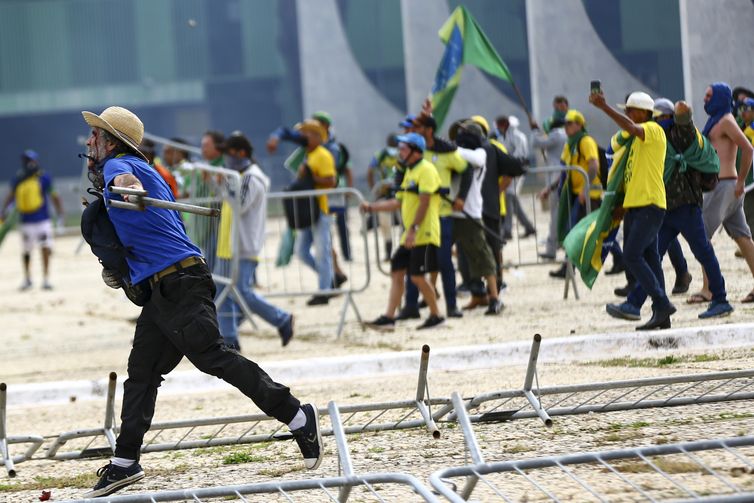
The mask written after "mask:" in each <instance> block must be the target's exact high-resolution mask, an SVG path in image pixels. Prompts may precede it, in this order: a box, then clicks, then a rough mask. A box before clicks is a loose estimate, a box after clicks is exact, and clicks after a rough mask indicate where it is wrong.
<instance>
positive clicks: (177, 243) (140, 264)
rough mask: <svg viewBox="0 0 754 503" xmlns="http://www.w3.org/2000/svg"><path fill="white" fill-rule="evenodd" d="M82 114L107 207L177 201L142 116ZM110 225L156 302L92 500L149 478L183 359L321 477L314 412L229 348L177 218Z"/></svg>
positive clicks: (159, 216) (116, 111)
mask: <svg viewBox="0 0 754 503" xmlns="http://www.w3.org/2000/svg"><path fill="white" fill-rule="evenodd" d="M82 113H83V115H84V119H85V120H86V122H87V124H89V125H90V126H91V127H92V130H91V134H90V135H89V138H88V140H87V143H86V145H87V148H88V157H89V159H90V163H89V169H90V170H91V171H92V176H91V177H90V179H93V181H94V184H95V186H97V187H101V188H102V189H104V190H103V191H104V197H105V200H106V201H111V200H121V196H119V195H117V194H114V193H112V192H111V190H110V188H111V187H113V186H115V187H126V188H131V189H136V190H146V191H147V193H148V194H149V196H150V197H153V198H156V199H163V200H167V201H173V200H174V199H173V194H172V193H171V191H170V188H169V187H168V185H167V184H166V183H165V181H164V180H163V179H162V178H161V177H160V175H159V174H158V173H157V172H156V171H155V170H154V169H152V167H151V166H149V164H147V163H146V158H145V157H144V155H143V154H142V153H141V152H140V151H139V149H138V145H139V144H140V143H141V140H142V138H143V136H144V126H143V124H142V122H141V120H139V118H138V117H137V116H136V115H134V114H133V113H132V112H130V111H129V110H126V109H125V108H121V107H110V108H108V109H106V110H105V111H104V112H102V114H101V115H96V114H94V113H91V112H82ZM122 199H123V200H125V201H127V202H128V201H129V199H131V198H130V197H129V196H123V198H122ZM108 215H109V217H110V220H111V221H112V224H113V226H114V227H115V231H116V233H117V235H118V238H119V239H120V241H121V242H122V245H123V246H124V247H125V248H126V249H128V251H129V258H127V262H128V266H129V270H130V275H131V281H132V283H133V284H138V283H141V282H144V281H146V282H148V283H149V285H150V287H151V290H152V294H151V297H150V299H149V301H148V302H147V303H146V304H145V305H144V307H143V308H142V312H141V315H140V316H139V319H138V321H137V323H136V333H135V334H134V340H133V347H132V349H131V354H130V356H129V358H128V379H127V380H126V382H125V383H124V385H123V407H122V413H121V428H120V434H119V436H118V439H117V442H116V447H115V455H114V457H113V458H112V459H111V461H110V463H108V464H107V465H106V466H104V467H103V468H102V469H101V470H99V471H98V472H97V474H98V475H99V476H100V479H99V482H98V483H97V485H95V487H94V489H93V490H92V491H91V492H89V493H87V494H86V495H85V497H87V498H93V497H99V496H105V495H108V494H111V493H113V492H115V491H117V490H119V489H121V488H123V487H125V486H127V485H129V484H133V483H134V482H136V481H138V480H140V479H142V478H143V477H144V472H143V470H142V469H141V466H140V465H139V454H140V449H141V445H142V441H143V439H144V435H145V433H146V432H147V431H148V430H149V427H150V424H151V421H152V417H153V415H154V407H155V401H156V399H157V388H158V387H159V385H160V383H161V382H162V380H163V376H164V375H166V374H168V373H169V372H170V371H172V370H173V369H174V368H175V367H176V365H178V363H179V362H180V361H181V359H182V358H183V357H184V356H186V357H187V358H188V359H189V360H190V361H191V363H193V364H194V365H195V366H196V367H197V368H198V369H199V370H201V371H203V372H206V373H208V374H210V375H214V376H216V377H218V378H221V379H223V380H225V381H226V382H228V383H230V384H232V385H233V386H235V387H236V388H238V389H239V390H240V391H241V392H242V393H243V394H245V395H246V396H248V397H249V398H251V399H252V401H253V402H254V403H255V404H256V405H257V406H258V407H259V408H260V409H261V410H262V411H263V412H264V413H265V414H267V415H269V416H272V417H274V418H276V419H277V420H279V421H281V422H283V423H286V424H287V425H288V427H289V428H290V429H291V432H292V434H293V437H294V438H295V439H296V441H297V442H298V445H299V448H300V449H301V452H302V454H303V456H304V463H305V465H306V467H307V468H309V469H315V468H317V467H318V466H319V464H320V462H321V460H322V452H323V451H322V438H321V435H320V431H319V419H318V416H317V409H316V407H314V406H313V405H311V404H306V405H303V406H302V405H301V404H300V402H299V401H298V400H297V399H296V398H295V397H294V396H293V395H292V394H291V392H290V390H289V389H288V388H287V387H286V386H283V385H282V384H278V383H276V382H274V381H273V380H272V379H271V378H270V377H269V376H268V375H267V374H266V373H265V372H264V371H263V370H262V369H261V368H259V366H258V365H257V364H256V363H254V362H252V361H250V360H247V359H246V358H244V357H243V356H241V355H240V354H239V353H238V352H237V351H235V350H233V349H231V348H229V347H227V346H226V345H225V344H224V343H223V340H222V337H221V335H220V332H219V330H218V326H217V313H216V311H215V304H214V297H215V293H216V288H215V283H214V282H213V281H212V275H211V273H210V271H209V269H208V268H207V265H206V263H205V262H204V259H203V258H202V256H201V252H200V251H199V248H197V247H196V245H194V244H193V243H192V242H191V240H190V239H189V238H188V236H187V235H186V230H185V227H184V226H183V222H182V221H181V217H180V215H179V214H178V212H176V211H173V210H167V209H162V208H155V207H153V206H148V207H146V209H145V210H144V211H132V210H125V209H119V208H114V207H112V206H110V207H108Z"/></svg>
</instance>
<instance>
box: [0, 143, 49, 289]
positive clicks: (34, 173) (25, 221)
mask: <svg viewBox="0 0 754 503" xmlns="http://www.w3.org/2000/svg"><path fill="white" fill-rule="evenodd" d="M50 201H52V203H53V205H55V211H56V214H57V217H58V225H59V226H62V222H63V204H62V202H61V201H60V196H58V193H57V192H56V191H55V188H54V187H53V184H52V177H51V176H50V175H49V174H47V173H45V172H44V171H42V168H41V167H40V165H39V154H37V153H36V152H35V151H34V150H25V151H24V153H23V154H21V170H20V171H19V172H18V174H17V175H16V177H15V178H14V179H13V181H12V182H11V187H10V192H9V193H8V197H7V198H6V199H5V203H4V204H3V208H2V211H0V221H3V220H5V217H6V213H7V211H8V208H9V207H10V205H11V204H13V203H15V206H16V210H17V211H18V213H19V214H20V216H21V238H22V239H23V253H22V255H21V257H22V260H23V268H24V282H23V283H21V288H20V289H21V291H25V290H28V289H29V288H31V287H32V283H31V270H30V269H31V252H32V250H34V248H35V247H36V246H37V245H39V246H40V248H41V249H42V288H43V289H45V290H52V284H51V283H50V257H51V256H52V244H53V230H52V219H51V218H50Z"/></svg>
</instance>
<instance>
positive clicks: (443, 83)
mask: <svg viewBox="0 0 754 503" xmlns="http://www.w3.org/2000/svg"><path fill="white" fill-rule="evenodd" d="M439 35H440V40H442V41H443V43H444V44H445V53H444V54H443V56H442V60H441V61H440V66H439V67H438V68H437V73H436V74H435V83H434V85H433V86H432V114H433V115H434V117H435V120H436V121H437V127H438V128H439V127H440V126H442V123H443V121H444V120H445V116H446V115H447V114H448V110H449V109H450V104H451V103H452V102H453V97H454V96H455V94H456V90H458V85H459V84H460V82H461V69H462V68H463V65H474V66H476V67H477V68H479V69H480V70H483V71H485V72H487V73H489V74H490V75H492V76H494V77H499V78H501V79H503V80H504V81H506V82H510V83H513V77H512V76H511V73H510V71H509V70H508V67H507V66H506V65H505V63H504V62H503V60H502V59H501V58H500V56H499V55H498V53H497V51H496V50H495V48H494V47H493V46H492V43H490V41H489V39H488V38H487V35H485V34H484V32H483V31H482V29H481V28H480V27H479V24H477V22H476V19H474V17H473V16H472V15H471V14H470V13H469V11H468V10H466V7H464V6H459V7H456V8H455V10H454V11H453V13H452V14H451V15H450V17H449V18H448V20H447V21H445V24H444V25H443V26H442V28H440V32H439Z"/></svg>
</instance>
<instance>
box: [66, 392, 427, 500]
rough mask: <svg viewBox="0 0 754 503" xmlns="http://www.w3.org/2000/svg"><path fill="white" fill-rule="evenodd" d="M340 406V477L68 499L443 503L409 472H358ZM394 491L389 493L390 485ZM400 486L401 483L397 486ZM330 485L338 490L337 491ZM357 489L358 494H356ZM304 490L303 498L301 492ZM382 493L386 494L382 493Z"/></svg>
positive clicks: (331, 406) (336, 421)
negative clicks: (272, 497)
mask: <svg viewBox="0 0 754 503" xmlns="http://www.w3.org/2000/svg"><path fill="white" fill-rule="evenodd" d="M340 409H341V408H340V407H339V406H338V405H337V404H336V403H335V402H333V401H331V402H329V403H328V405H327V412H328V414H329V416H330V422H331V423H332V429H331V430H330V431H332V432H333V435H334V436H335V443H336V446H337V453H338V466H339V473H338V475H339V476H338V477H325V478H311V479H305V480H291V481H285V482H282V481H273V482H263V483H257V484H247V485H233V486H219V487H212V488H203V489H183V490H178V491H159V492H147V493H138V494H128V495H122V496H109V497H104V498H96V499H83V500H69V501H68V503H86V502H89V503H153V502H157V501H185V500H191V501H194V502H197V503H201V502H204V501H209V500H207V499H206V498H213V499H214V498H223V500H224V501H244V502H246V501H248V500H247V499H246V498H245V497H244V496H245V495H251V494H268V495H277V496H281V497H283V498H285V500H286V501H291V502H292V501H296V500H298V501H312V497H325V498H326V499H327V500H328V501H335V502H339V503H345V502H346V501H348V499H349V497H350V496H352V495H353V496H354V497H357V498H358V499H359V500H360V501H381V502H385V501H426V502H429V503H439V501H440V500H439V499H438V498H437V497H436V496H435V495H434V494H432V491H431V490H430V489H429V488H427V486H425V485H424V484H422V483H421V482H419V480H417V479H416V478H415V477H413V476H411V475H408V474H406V473H399V472H392V473H391V472H386V473H368V474H357V473H356V472H355V471H354V469H353V463H352V461H351V453H350V450H349V449H348V442H347V440H346V430H345V429H344V428H343V424H342V422H341V420H340ZM388 484H389V485H390V486H391V487H390V495H389V496H387V495H386V494H385V492H387V488H386V486H387V485H388ZM395 486H397V487H395ZM329 489H333V490H337V495H336V494H333V492H331V491H330V490H329ZM354 490H356V491H358V493H357V494H352V493H353V492H354ZM302 492H304V493H305V494H303V495H302V497H301V499H298V498H297V495H298V494H299V493H302ZM381 493H382V494H381Z"/></svg>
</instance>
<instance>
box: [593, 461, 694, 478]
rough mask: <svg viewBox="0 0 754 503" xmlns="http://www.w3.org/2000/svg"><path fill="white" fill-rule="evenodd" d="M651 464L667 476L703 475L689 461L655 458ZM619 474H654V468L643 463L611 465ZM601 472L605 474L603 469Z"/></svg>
mask: <svg viewBox="0 0 754 503" xmlns="http://www.w3.org/2000/svg"><path fill="white" fill-rule="evenodd" d="M652 462H653V463H654V464H655V466H657V467H658V468H659V469H660V470H662V471H664V472H665V473H668V474H671V475H672V474H676V473H704V469H702V467H700V466H699V465H697V464H695V463H692V462H691V461H675V460H672V459H663V458H657V459H653V460H652ZM613 468H615V469H616V470H617V471H619V472H623V473H655V470H654V468H652V467H651V466H649V465H648V464H646V463H644V462H643V461H621V462H619V463H615V464H614V465H613ZM603 471H605V472H607V471H608V470H607V469H606V468H605V469H604V470H603Z"/></svg>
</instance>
